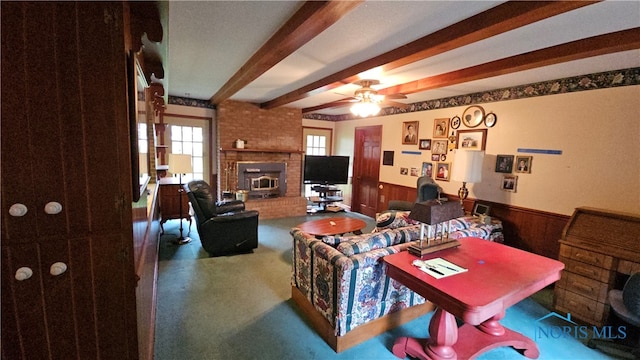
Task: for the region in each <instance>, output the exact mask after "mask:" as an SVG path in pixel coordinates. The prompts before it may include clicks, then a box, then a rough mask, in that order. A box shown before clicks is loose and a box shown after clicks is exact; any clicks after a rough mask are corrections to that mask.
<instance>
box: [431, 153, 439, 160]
mask: <svg viewBox="0 0 640 360" xmlns="http://www.w3.org/2000/svg"><path fill="white" fill-rule="evenodd" d="M431 161H440V154H431Z"/></svg>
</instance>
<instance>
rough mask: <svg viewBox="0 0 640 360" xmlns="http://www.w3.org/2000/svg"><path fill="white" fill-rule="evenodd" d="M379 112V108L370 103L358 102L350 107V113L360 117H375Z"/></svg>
mask: <svg viewBox="0 0 640 360" xmlns="http://www.w3.org/2000/svg"><path fill="white" fill-rule="evenodd" d="M379 112H380V106H379V105H378V104H376V103H374V102H370V101H363V102H359V103H357V104H354V105H353V106H352V107H351V113H353V115H356V116H360V117H367V116H373V115H377V114H378V113H379Z"/></svg>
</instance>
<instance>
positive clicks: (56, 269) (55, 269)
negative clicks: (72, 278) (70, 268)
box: [49, 262, 67, 276]
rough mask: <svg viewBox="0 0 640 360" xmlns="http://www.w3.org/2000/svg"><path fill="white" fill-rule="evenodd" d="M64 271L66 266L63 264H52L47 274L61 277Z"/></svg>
mask: <svg viewBox="0 0 640 360" xmlns="http://www.w3.org/2000/svg"><path fill="white" fill-rule="evenodd" d="M65 271H67V264H65V263H63V262H57V263H53V264H52V265H51V267H50V268H49V273H50V274H51V275H53V276H58V275H62V274H64V272H65Z"/></svg>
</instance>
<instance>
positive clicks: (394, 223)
mask: <svg viewBox="0 0 640 360" xmlns="http://www.w3.org/2000/svg"><path fill="white" fill-rule="evenodd" d="M410 213H411V212H410V211H396V210H389V211H385V212H382V213H380V215H378V217H377V218H376V228H375V229H374V232H377V231H382V230H384V229H397V228H401V227H407V226H410V225H416V224H418V222H417V221H415V220H413V219H409V214H410Z"/></svg>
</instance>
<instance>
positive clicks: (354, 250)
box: [336, 230, 396, 256]
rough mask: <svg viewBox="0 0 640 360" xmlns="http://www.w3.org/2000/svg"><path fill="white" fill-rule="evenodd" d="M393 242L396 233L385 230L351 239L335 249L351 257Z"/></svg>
mask: <svg viewBox="0 0 640 360" xmlns="http://www.w3.org/2000/svg"><path fill="white" fill-rule="evenodd" d="M395 241H396V233H395V232H393V231H391V230H385V231H381V232H377V233H372V234H365V235H359V236H355V237H352V238H351V239H349V240H347V241H343V242H341V243H340V244H338V247H337V248H336V249H337V250H338V251H340V252H341V253H343V254H344V255H346V256H351V255H355V254H360V253H364V252H367V251H371V250H374V249H382V248H385V247H387V246H391V245H394V244H395Z"/></svg>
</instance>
